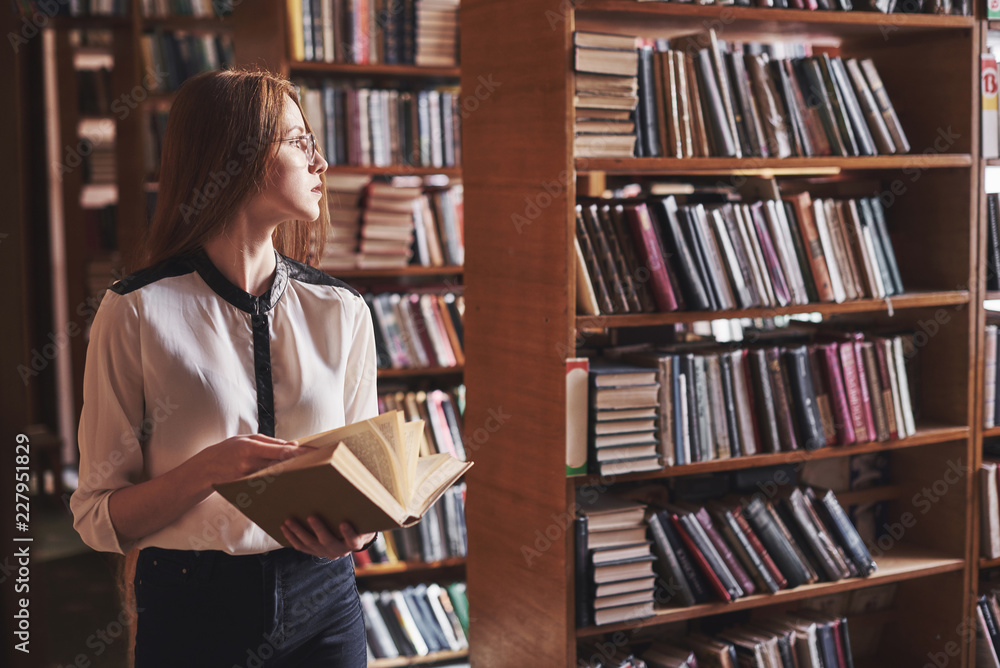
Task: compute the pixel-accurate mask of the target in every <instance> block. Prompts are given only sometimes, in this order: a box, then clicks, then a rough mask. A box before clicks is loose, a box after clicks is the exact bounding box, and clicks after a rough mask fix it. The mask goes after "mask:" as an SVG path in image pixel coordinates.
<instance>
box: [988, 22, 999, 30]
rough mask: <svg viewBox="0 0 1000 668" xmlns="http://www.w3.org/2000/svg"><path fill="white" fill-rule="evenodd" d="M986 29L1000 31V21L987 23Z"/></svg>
mask: <svg viewBox="0 0 1000 668" xmlns="http://www.w3.org/2000/svg"><path fill="white" fill-rule="evenodd" d="M986 28H987V29H988V30H1000V21H987V22H986Z"/></svg>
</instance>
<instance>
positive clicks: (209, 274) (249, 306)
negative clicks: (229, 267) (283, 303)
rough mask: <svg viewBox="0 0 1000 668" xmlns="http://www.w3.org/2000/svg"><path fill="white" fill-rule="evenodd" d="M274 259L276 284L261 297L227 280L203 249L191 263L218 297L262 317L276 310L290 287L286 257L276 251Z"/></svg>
mask: <svg viewBox="0 0 1000 668" xmlns="http://www.w3.org/2000/svg"><path fill="white" fill-rule="evenodd" d="M274 257H275V260H276V261H277V267H276V269H275V272H274V282H273V283H271V287H270V289H268V291H267V292H265V293H264V294H263V295H261V296H260V297H257V296H255V295H252V294H250V293H249V292H246V291H245V290H243V289H242V288H240V287H238V286H236V285H234V284H233V283H232V282H230V280H229V279H228V278H226V277H225V276H224V275H223V274H222V272H221V271H219V270H218V268H217V267H216V266H215V265H214V264H212V260H210V259H209V257H208V254H207V253H205V250H204V249H203V248H199V249H198V251H197V252H196V253H194V254H193V255H192V256H191V258H190V262H191V264H192V266H193V267H194V268H195V270H197V272H198V274H199V275H200V276H201V278H202V280H204V281H205V283H207V284H208V287H210V288H212V290H214V291H215V293H216V294H217V295H219V296H220V297H222V298H223V299H225V300H226V301H227V302H229V303H230V304H232V305H233V306H235V307H236V308H238V309H240V310H241V311H246V312H247V313H250V314H252V315H260V314H262V313H267V312H268V311H270V310H271V309H273V308H274V306H275V304H277V303H278V300H279V299H281V295H283V294H284V293H285V288H286V287H287V286H288V264H287V262H286V261H285V257H284V256H283V255H282V254H281V253H279V252H278V251H274Z"/></svg>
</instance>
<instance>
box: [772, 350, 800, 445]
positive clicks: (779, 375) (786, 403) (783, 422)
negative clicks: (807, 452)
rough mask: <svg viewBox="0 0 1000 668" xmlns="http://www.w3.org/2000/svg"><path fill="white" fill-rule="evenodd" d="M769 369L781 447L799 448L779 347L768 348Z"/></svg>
mask: <svg viewBox="0 0 1000 668" xmlns="http://www.w3.org/2000/svg"><path fill="white" fill-rule="evenodd" d="M766 355H767V371H768V376H769V378H770V381H771V387H772V388H773V389H774V411H775V416H776V418H777V421H778V436H779V438H780V442H781V449H782V450H786V451H791V450H798V449H799V444H798V440H797V439H796V435H795V422H794V419H793V417H792V397H791V394H790V391H789V387H788V383H787V382H786V372H785V370H784V367H783V365H782V364H781V354H780V353H779V351H778V349H777V348H768V349H767V351H766Z"/></svg>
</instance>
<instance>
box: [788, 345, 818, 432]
mask: <svg viewBox="0 0 1000 668" xmlns="http://www.w3.org/2000/svg"><path fill="white" fill-rule="evenodd" d="M785 359H786V360H787V361H788V375H789V378H790V379H791V389H792V395H793V398H794V404H795V411H796V415H797V416H798V424H799V427H800V429H801V434H802V445H803V447H804V448H805V449H806V450H815V449H816V448H819V447H822V446H824V445H826V434H825V433H824V431H823V421H822V418H821V417H820V412H819V404H818V401H817V398H816V389H815V384H814V383H813V377H812V372H811V367H810V364H809V351H808V350H807V349H806V347H805V346H799V347H796V348H791V349H789V350H787V351H785Z"/></svg>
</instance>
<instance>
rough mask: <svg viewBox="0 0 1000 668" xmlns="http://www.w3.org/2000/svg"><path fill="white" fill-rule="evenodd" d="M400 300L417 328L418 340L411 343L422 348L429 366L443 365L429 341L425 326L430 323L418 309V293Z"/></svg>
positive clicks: (430, 324)
mask: <svg viewBox="0 0 1000 668" xmlns="http://www.w3.org/2000/svg"><path fill="white" fill-rule="evenodd" d="M402 301H403V303H402V306H404V308H406V309H407V311H408V312H409V313H410V318H411V319H412V320H413V327H414V329H416V330H417V338H418V340H417V341H414V342H413V343H414V344H416V345H418V346H421V347H422V348H423V349H424V352H425V353H426V354H427V364H428V365H429V366H432V367H434V366H445V365H444V364H443V363H442V361H441V360H439V359H438V357H437V351H435V350H434V344H433V343H432V342H431V335H430V333H429V332H428V331H427V328H428V327H429V326H432V323H428V322H427V321H426V320H424V314H423V312H422V311H421V310H420V295H409V296H407V297H404V298H403V300H402Z"/></svg>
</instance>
